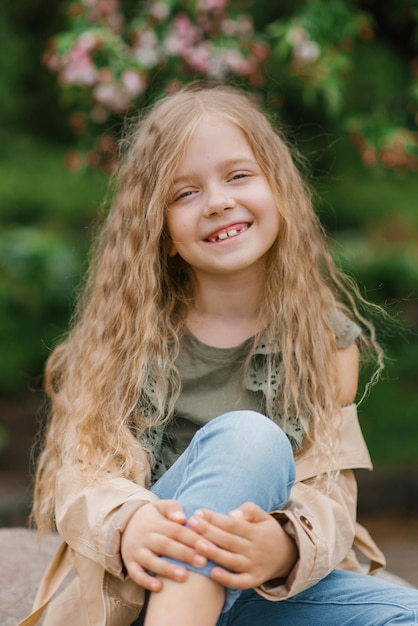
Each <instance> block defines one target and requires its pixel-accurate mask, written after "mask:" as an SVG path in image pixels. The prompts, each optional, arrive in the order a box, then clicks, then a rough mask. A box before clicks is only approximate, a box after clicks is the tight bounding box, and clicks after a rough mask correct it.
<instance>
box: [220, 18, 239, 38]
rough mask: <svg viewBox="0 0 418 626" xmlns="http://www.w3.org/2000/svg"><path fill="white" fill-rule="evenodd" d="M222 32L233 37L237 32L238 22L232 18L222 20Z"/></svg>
mask: <svg viewBox="0 0 418 626" xmlns="http://www.w3.org/2000/svg"><path fill="white" fill-rule="evenodd" d="M221 32H222V33H223V34H224V35H228V37H233V36H234V35H235V34H236V32H237V23H236V22H235V21H234V20H231V19H230V18H228V19H224V20H222V22H221Z"/></svg>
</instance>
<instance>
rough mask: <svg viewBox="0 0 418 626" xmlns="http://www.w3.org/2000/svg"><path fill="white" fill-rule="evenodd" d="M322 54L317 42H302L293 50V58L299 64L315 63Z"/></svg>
mask: <svg viewBox="0 0 418 626" xmlns="http://www.w3.org/2000/svg"><path fill="white" fill-rule="evenodd" d="M320 53H321V50H320V47H319V45H318V44H317V43H316V41H302V43H300V44H299V45H298V46H296V48H295V49H294V50H293V58H294V59H295V61H298V62H299V63H313V62H314V61H316V60H317V59H318V57H319V55H320Z"/></svg>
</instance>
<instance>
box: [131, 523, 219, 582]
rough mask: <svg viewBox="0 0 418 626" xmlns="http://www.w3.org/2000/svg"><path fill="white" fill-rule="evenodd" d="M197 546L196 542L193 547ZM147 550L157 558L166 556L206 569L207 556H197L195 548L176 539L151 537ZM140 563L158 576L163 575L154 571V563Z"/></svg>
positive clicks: (164, 536)
mask: <svg viewBox="0 0 418 626" xmlns="http://www.w3.org/2000/svg"><path fill="white" fill-rule="evenodd" d="M199 539H200V538H199ZM195 544H196V541H195V540H194V541H193V546H194V545H195ZM147 548H148V550H149V552H150V553H152V554H154V555H156V556H157V557H161V556H166V557H168V558H171V559H174V560H176V561H182V562H183V563H189V564H190V565H194V566H195V567H204V566H205V565H206V558H205V556H204V555H201V554H197V553H196V550H195V548H194V547H189V546H188V545H187V544H185V543H183V542H181V541H177V540H176V539H172V538H170V537H168V536H167V535H163V534H157V533H155V534H152V535H150V537H149V539H148V543H147ZM140 563H141V565H143V566H145V567H146V568H147V569H151V570H152V571H155V572H156V573H158V574H160V573H161V572H160V571H157V570H154V569H153V565H152V563H150V562H149V561H147V562H144V561H143V560H142V559H141V560H140Z"/></svg>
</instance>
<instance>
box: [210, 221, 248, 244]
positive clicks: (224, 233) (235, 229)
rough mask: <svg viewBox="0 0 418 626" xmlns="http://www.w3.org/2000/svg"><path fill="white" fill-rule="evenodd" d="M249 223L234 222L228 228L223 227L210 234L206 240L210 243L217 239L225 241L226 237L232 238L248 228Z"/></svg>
mask: <svg viewBox="0 0 418 626" xmlns="http://www.w3.org/2000/svg"><path fill="white" fill-rule="evenodd" d="M250 226H251V224H236V225H235V226H231V227H230V228H224V229H222V230H219V231H217V232H215V233H213V234H212V235H210V236H209V237H208V238H207V239H206V241H209V242H210V243H216V242H218V241H225V240H226V239H232V238H233V237H237V236H238V235H241V234H242V233H245V231H246V230H248V229H249V228H250Z"/></svg>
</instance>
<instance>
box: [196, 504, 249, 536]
mask: <svg viewBox="0 0 418 626" xmlns="http://www.w3.org/2000/svg"><path fill="white" fill-rule="evenodd" d="M245 524H246V520H245V519H244V518H243V517H240V516H239V515H238V516H235V517H231V516H230V515H224V514H222V513H215V511H208V510H207V509H205V510H201V509H200V510H199V511H196V513H194V515H192V517H191V518H190V519H189V521H188V522H187V525H188V527H189V528H191V529H192V530H195V531H196V532H198V533H200V534H204V533H205V532H207V531H208V529H209V528H210V527H214V528H215V527H216V528H219V529H220V530H223V531H225V532H228V533H232V534H234V535H246V534H247V529H246V528H245Z"/></svg>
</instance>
